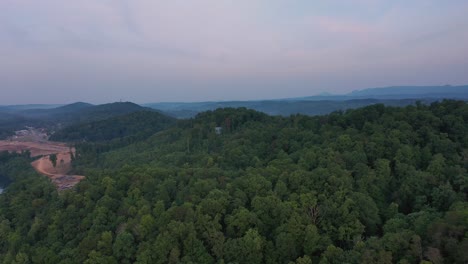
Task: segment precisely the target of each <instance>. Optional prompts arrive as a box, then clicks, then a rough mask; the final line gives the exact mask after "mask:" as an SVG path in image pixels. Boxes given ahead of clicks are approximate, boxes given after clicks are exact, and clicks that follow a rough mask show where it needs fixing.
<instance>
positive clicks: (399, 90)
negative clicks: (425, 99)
mask: <svg viewBox="0 0 468 264" xmlns="http://www.w3.org/2000/svg"><path fill="white" fill-rule="evenodd" d="M434 94H437V95H468V85H464V86H451V85H444V86H393V87H382V88H368V89H364V90H357V91H353V92H351V93H349V94H348V95H349V96H375V95H402V96H403V95H405V96H407V95H411V96H412V95H424V96H425V95H434Z"/></svg>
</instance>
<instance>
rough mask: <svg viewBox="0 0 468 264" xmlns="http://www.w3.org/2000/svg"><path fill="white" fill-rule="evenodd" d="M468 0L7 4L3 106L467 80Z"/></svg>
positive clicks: (0, 51)
mask: <svg viewBox="0 0 468 264" xmlns="http://www.w3.org/2000/svg"><path fill="white" fill-rule="evenodd" d="M467 13H468V1H466V0H452V1H440V0H414V1H403V0H392V1H390V0H348V1H342V0H328V1H310V0H297V1H287V0H258V1H245V0H229V1H228V0H198V1H187V0H185V1H184V0H173V1H159V0H158V1H153V0H134V1H130V0H115V1H114V0H99V1H97V0H82V1H60V0H41V1H33V0H2V1H1V2H0V58H1V60H0V92H1V96H0V105H5V104H24V103H70V102H75V101H86V102H91V103H102V102H111V101H118V100H121V99H122V100H125V101H134V102H138V103H148V102H161V101H209V100H249V99H267V98H282V97H283V98H284V97H296V96H307V95H313V94H317V93H321V92H330V93H345V92H350V91H352V90H355V89H362V88H369V87H381V86H394V85H444V84H452V85H458V84H468V30H466V29H467V28H468V19H467V18H466V14H467Z"/></svg>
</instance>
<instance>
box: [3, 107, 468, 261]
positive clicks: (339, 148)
mask: <svg viewBox="0 0 468 264" xmlns="http://www.w3.org/2000/svg"><path fill="white" fill-rule="evenodd" d="M218 126H220V127H222V128H223V129H222V133H221V134H220V135H218V134H216V133H215V127H218ZM113 144H116V146H117V147H118V148H116V147H115V146H113ZM119 146H120V145H118V142H114V141H110V142H107V143H102V142H100V143H99V144H96V143H93V142H87V143H81V144H79V145H77V158H76V160H75V163H74V166H75V172H76V173H80V174H83V175H86V176H87V177H86V180H84V181H82V182H81V183H80V184H79V185H77V189H76V190H74V191H67V192H64V193H62V194H60V195H57V194H56V193H55V192H52V191H51V190H52V188H50V187H49V186H51V185H50V184H45V180H43V181H41V180H40V179H43V178H41V177H38V176H36V175H34V173H33V172H31V170H29V171H25V169H24V167H22V165H24V164H27V163H25V161H24V158H19V157H5V158H4V160H3V161H4V162H2V163H1V164H0V172H1V173H2V174H4V175H6V174H9V175H21V178H20V179H19V180H17V181H16V182H14V183H12V184H11V185H10V187H9V188H8V189H7V191H6V193H4V194H2V195H0V262H1V263H21V262H23V263H27V262H28V261H29V262H33V263H323V264H325V263H415V264H420V263H466V262H467V261H468V250H467V246H468V238H467V237H466V233H467V231H468V203H467V197H466V195H467V193H468V174H467V168H468V105H467V104H466V103H465V102H458V101H443V102H440V103H433V104H431V105H422V104H416V105H415V106H408V107H405V108H397V107H385V106H383V105H373V106H369V107H365V108H360V109H356V110H349V111H346V112H334V113H332V114H329V115H324V116H315V117H309V116H303V115H293V116H290V117H272V116H268V115H266V114H263V113H259V112H256V111H253V110H247V109H245V108H244V109H242V108H240V109H233V108H228V109H218V110H216V111H209V112H204V113H201V114H199V115H198V116H197V117H196V118H194V119H191V120H183V121H180V122H177V123H176V124H174V125H173V126H171V127H170V128H168V129H167V130H164V131H162V132H160V133H157V134H154V135H153V136H151V137H149V138H146V139H143V140H140V141H138V142H135V143H133V144H131V145H128V146H125V147H119ZM7 160H8V161H7ZM13 172H14V173H13ZM28 173H29V174H28ZM27 179H30V181H27Z"/></svg>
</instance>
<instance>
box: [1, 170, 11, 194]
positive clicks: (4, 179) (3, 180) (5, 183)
mask: <svg viewBox="0 0 468 264" xmlns="http://www.w3.org/2000/svg"><path fill="white" fill-rule="evenodd" d="M9 184H10V179H8V178H7V177H5V176H2V175H0V194H1V193H2V192H3V191H4V190H5V188H6V187H7V186H8V185H9Z"/></svg>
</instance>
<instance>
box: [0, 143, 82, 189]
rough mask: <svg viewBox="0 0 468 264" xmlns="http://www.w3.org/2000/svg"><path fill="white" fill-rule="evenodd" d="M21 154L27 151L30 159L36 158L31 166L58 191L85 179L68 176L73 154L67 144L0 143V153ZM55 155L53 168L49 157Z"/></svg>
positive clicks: (73, 150)
mask: <svg viewBox="0 0 468 264" xmlns="http://www.w3.org/2000/svg"><path fill="white" fill-rule="evenodd" d="M5 150H7V151H10V152H21V151H26V150H29V151H30V152H31V157H38V156H43V157H41V158H39V159H38V160H36V161H33V162H32V163H31V165H32V166H33V167H34V169H35V170H36V171H37V172H39V173H40V174H42V175H45V176H47V177H49V179H50V180H51V181H52V182H53V183H54V184H55V186H57V189H58V190H66V189H70V188H72V187H73V186H75V185H76V184H77V183H79V182H80V181H81V180H83V179H84V178H85V177H84V176H81V175H68V173H69V172H70V171H71V153H74V152H75V149H74V148H70V147H69V146H67V144H64V143H60V142H50V141H46V142H23V141H7V140H1V141H0V151H5ZM51 154H56V155H57V162H56V165H55V166H54V165H53V164H52V161H51V160H50V155H51Z"/></svg>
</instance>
